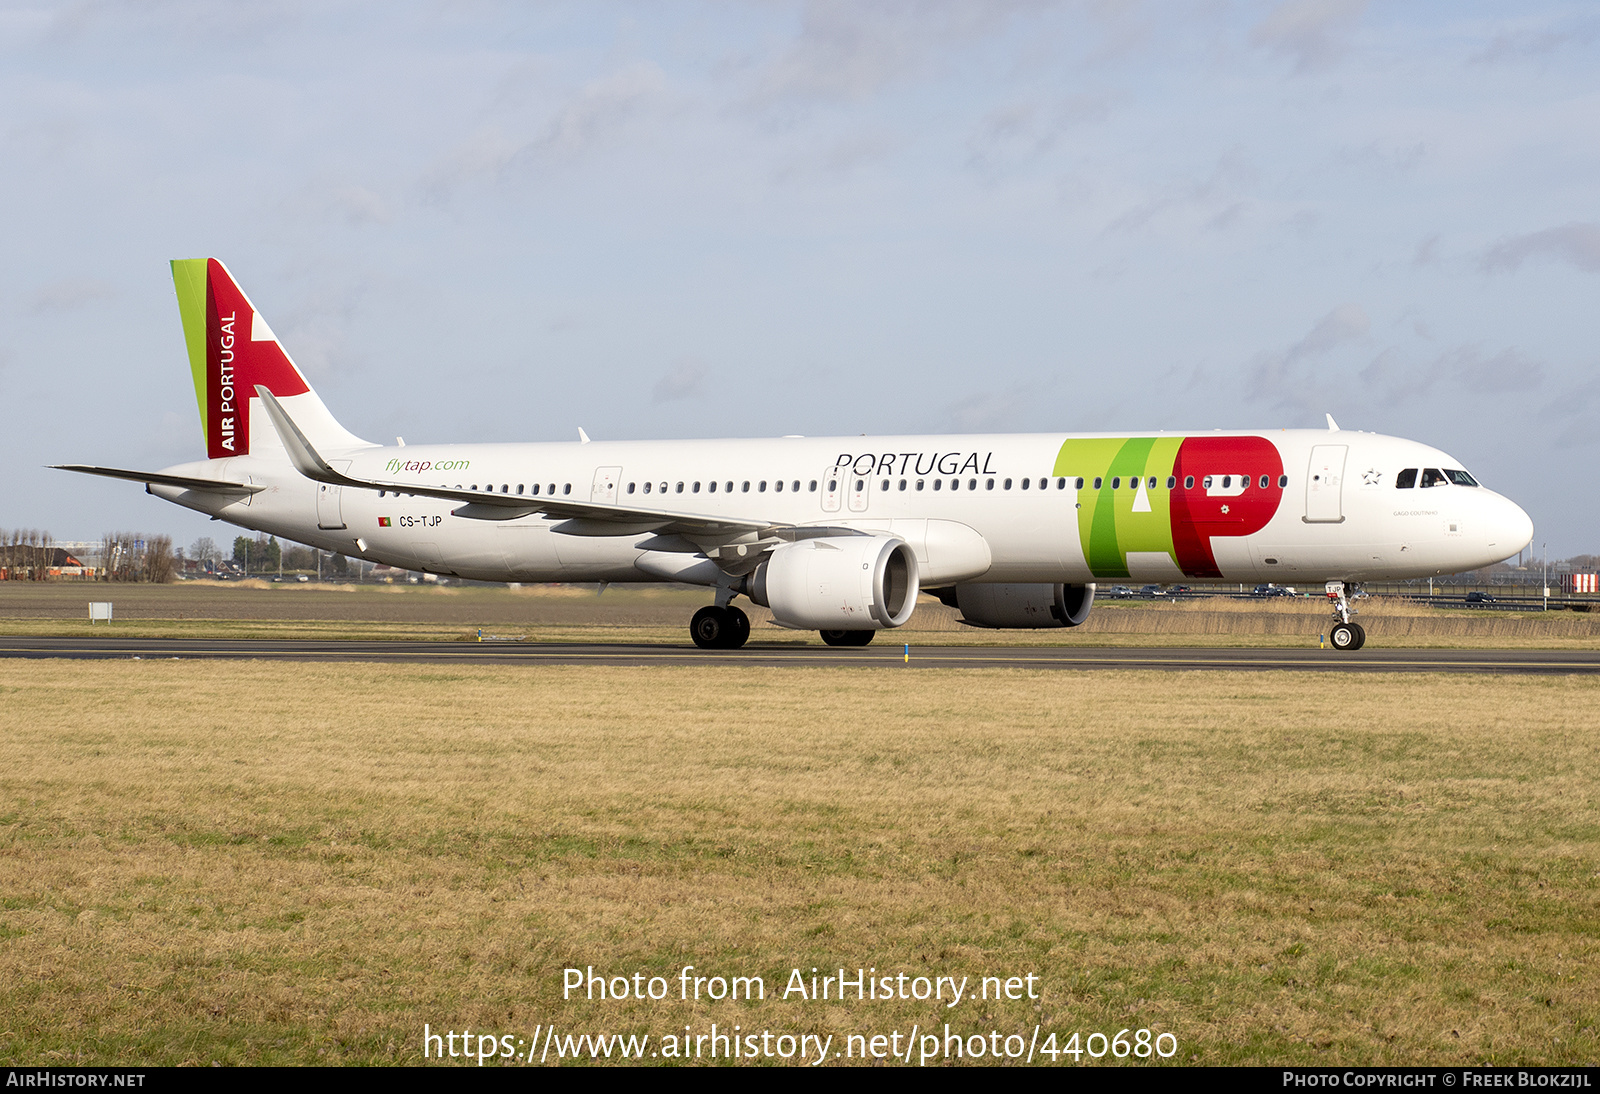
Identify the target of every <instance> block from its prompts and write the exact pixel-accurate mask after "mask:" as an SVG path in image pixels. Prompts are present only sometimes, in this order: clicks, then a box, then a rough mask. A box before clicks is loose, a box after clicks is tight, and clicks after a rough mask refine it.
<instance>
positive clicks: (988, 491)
mask: <svg viewBox="0 0 1600 1094" xmlns="http://www.w3.org/2000/svg"><path fill="white" fill-rule="evenodd" d="M172 274H173V282H174V284H175V286H176V288H177V293H178V304H179V310H180V312H181V314H182V317H183V332H184V339H185V341H186V343H187V346H188V352H189V366H190V369H191V371H192V372H193V375H194V384H195V395H196V399H197V402H198V404H199V410H200V423H201V431H202V434H203V436H204V438H205V454H206V458H205V459H203V460H197V461H195V462H193V463H187V464H181V465H179V466H176V467H169V468H165V469H163V470H161V471H138V470H128V469H124V468H115V467H91V466H86V465H82V464H66V465H58V466H62V467H64V468H66V469H68V470H72V471H81V472H86V473H88V474H95V475H105V476H109V477H111V478H118V479H127V480H131V481H134V482H142V483H144V484H145V488H146V490H147V491H148V492H149V493H151V494H154V495H156V496H157V497H161V498H165V499H166V500H169V501H172V502H176V503H177V504H179V505H183V506H186V507H188V508H190V509H196V510H199V511H201V512H204V513H209V514H211V515H212V516H215V517H217V518H219V519H222V520H227V521H231V522H233V523H235V524H238V525H240V526H242V527H245V528H252V529H256V530H259V531H263V532H269V533H271V534H273V535H276V536H279V537H282V538H286V539H292V540H298V541H300V542H302V543H307V544H311V545H313V546H316V547H320V548H322V549H323V550H327V551H338V552H341V553H344V554H346V555H354V556H356V557H359V558H363V559H367V560H370V561H373V562H382V563H387V564H389V565H392V566H398V567H403V568H406V569H411V570H423V571H427V572H431V573H436V574H453V575H459V576H461V577H467V578H474V579H478V580H485V581H586V582H587V581H604V582H619V581H641V582H642V581H667V582H678V583H682V584H689V585H699V586H702V587H704V588H706V589H707V590H708V592H709V594H710V596H711V601H712V602H711V603H710V604H707V605H706V606H705V607H703V608H701V609H700V610H699V611H698V612H696V613H695V615H694V618H693V620H692V621H691V622H690V634H691V636H692V637H693V639H694V641H695V643H696V644H697V645H700V646H702V647H707V648H723V649H729V648H736V647H738V646H741V645H743V644H744V643H745V640H746V639H747V638H748V636H749V633H750V621H749V618H748V617H747V616H746V615H745V613H744V612H743V611H741V610H740V609H739V608H738V607H737V606H736V605H735V603H734V602H735V601H736V600H738V598H739V597H745V598H747V599H749V600H751V601H753V602H755V603H757V604H760V605H762V606H764V607H767V608H769V609H770V610H771V612H772V621H773V623H774V624H776V625H777V626H779V627H787V628H794V629H806V630H816V631H820V632H821V634H822V637H823V639H824V640H825V641H827V642H828V643H829V644H831V645H836V646H858V645H865V644H866V643H868V642H869V641H871V639H872V636H873V635H874V634H875V633H876V632H877V631H879V630H883V629H886V628H893V627H899V626H901V625H903V624H904V623H905V622H906V621H907V620H909V619H910V618H911V615H912V612H913V611H914V610H915V607H916V604H917V598H918V596H919V594H920V593H922V592H927V593H931V594H933V595H934V596H937V597H938V598H939V599H940V600H942V601H944V602H945V603H946V604H949V605H952V606H953V607H956V608H958V609H959V610H960V612H961V616H962V621H963V622H965V623H967V624H969V625H972V626H977V627H1029V628H1032V627H1071V626H1077V625H1078V624H1080V623H1082V622H1083V621H1084V620H1085V619H1087V618H1088V616H1089V612H1090V609H1091V608H1092V607H1093V604H1094V594H1095V583H1096V581H1097V580H1128V581H1139V582H1164V581H1175V580H1191V581H1195V580H1198V581H1207V580H1210V581H1224V582H1230V583H1232V582H1256V581H1285V582H1293V583H1296V584H1302V585H1304V584H1310V583H1325V584H1326V588H1327V591H1328V595H1329V598H1330V600H1331V601H1332V606H1333V610H1334V615H1335V617H1336V618H1335V620H1334V625H1333V627H1332V628H1331V630H1330V632H1329V634H1330V637H1331V638H1332V644H1333V646H1334V647H1335V648H1336V649H1352V650H1353V649H1359V648H1360V646H1361V645H1362V643H1363V641H1364V640H1365V634H1364V632H1363V630H1362V629H1361V627H1360V625H1359V624H1358V623H1356V622H1354V621H1353V620H1352V618H1351V617H1352V615H1354V614H1355V610H1356V609H1355V608H1354V607H1353V606H1352V603H1351V601H1352V600H1353V599H1354V598H1356V597H1357V596H1359V593H1360V583H1361V582H1363V581H1367V580H1374V579H1379V578H1388V579H1393V578H1412V577H1426V576H1429V575H1432V574H1438V573H1454V572H1458V571H1461V570H1467V569H1472V568H1475V567H1478V566H1483V565H1486V564H1488V563H1491V562H1496V561H1498V560H1500V559H1503V558H1508V557H1510V556H1511V555H1514V554H1516V553H1517V552H1518V551H1520V550H1521V549H1522V548H1523V547H1525V546H1527V544H1528V543H1529V542H1530V541H1531V540H1532V538H1533V526H1532V522H1531V521H1529V519H1528V516H1527V514H1526V513H1524V512H1523V511H1522V510H1521V509H1520V508H1518V507H1517V506H1516V504H1515V503H1513V502H1512V501H1510V500H1509V499H1507V498H1505V497H1502V496H1501V495H1499V494H1497V493H1495V492H1494V491H1492V490H1490V489H1487V488H1485V487H1483V486H1480V485H1479V484H1478V481H1477V480H1476V479H1475V478H1474V477H1473V476H1472V475H1470V474H1469V473H1468V472H1467V471H1466V470H1465V469H1464V468H1463V467H1462V465H1461V463H1460V462H1459V461H1457V460H1455V459H1454V458H1452V457H1450V456H1448V455H1446V454H1445V453H1443V452H1440V451H1439V450H1438V449H1435V448H1431V447H1429V446H1427V445H1423V444H1419V443H1417V442H1415V441H1408V440H1402V439H1400V438H1397V437H1383V436H1377V435H1375V434H1371V433H1361V432H1351V431H1342V430H1340V429H1339V428H1338V426H1337V425H1335V424H1334V422H1333V419H1332V418H1331V417H1330V418H1329V419H1328V428H1327V429H1326V430H1322V429H1317V430H1309V429H1301V430H1288V429H1278V430H1243V431H1235V432H1230V433H1223V432H1220V431H1214V432H1196V433H1184V432H1172V431H1154V432H1147V433H1141V434H1124V435H1111V434H1076V435H1066V434H1061V433H1050V434H1040V433H1035V434H1007V435H993V436H962V437H936V436H911V437H876V438H865V437H850V438H806V437H782V438H771V439H746V440H717V441H625V442H624V441H612V442H606V441H596V442H593V443H591V442H590V440H589V438H588V437H587V436H586V435H584V434H583V433H582V431H581V430H579V431H578V432H579V436H580V440H578V441H575V442H572V443H557V444H458V445H425V446H424V445H413V446H411V447H409V448H407V447H405V446H404V442H397V444H396V445H394V446H386V445H377V444H373V443H370V442H368V441H364V440H362V439H361V438H359V437H357V436H355V435H354V434H352V433H350V432H349V431H348V430H346V429H345V428H344V427H343V426H341V425H340V424H339V423H338V421H337V420H335V419H334V417H333V415H332V414H330V413H329V412H328V409H327V407H326V406H324V405H323V403H322V400H321V399H319V398H318V397H317V394H316V392H315V391H313V390H312V389H311V386H310V385H309V384H307V383H306V381H305V378H304V376H303V375H302V374H301V372H300V370H299V369H298V368H296V367H295V364H294V362H293V361H292V360H291V359H290V357H289V355H288V354H287V353H286V352H285V351H284V349H283V347H282V346H281V345H280V344H279V342H278V339H277V337H276V336H275V335H274V334H273V332H272V328H271V327H269V326H268V325H267V322H266V320H265V319H264V318H263V317H262V315H261V313H260V312H258V311H257V310H256V308H255V306H254V305H253V304H252V303H251V302H250V300H249V299H248V298H247V297H246V296H245V294H244V293H243V292H242V291H241V290H240V289H239V287H238V285H237V284H235V282H234V280H233V278H232V277H231V276H230V275H229V273H228V271H227V269H226V268H225V267H224V266H223V265H222V263H221V262H218V261H217V260H216V259H204V258H200V259H184V260H180V261H176V262H174V263H173V264H172ZM958 452H959V453H964V454H978V453H981V454H982V458H981V459H978V458H977V456H976V455H973V458H971V459H964V460H961V461H956V460H954V459H946V460H940V459H937V458H929V459H924V458H923V457H924V456H926V455H927V454H929V453H958ZM958 462H959V466H958ZM925 464H926V466H927V468H928V470H926V471H924V469H923V468H924V465H925ZM946 467H949V468H950V470H946Z"/></svg>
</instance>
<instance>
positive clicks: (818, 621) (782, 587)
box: [747, 536, 920, 631]
mask: <svg viewBox="0 0 1600 1094" xmlns="http://www.w3.org/2000/svg"><path fill="white" fill-rule="evenodd" d="M919 588H920V584H919V581H918V576H917V556H916V555H915V554H914V553H913V552H912V550H911V548H910V546H909V545H907V543H906V541H905V540H903V539H900V538H898V537H897V536H826V537H822V538H818V539H802V540H798V541H796V542H794V543H784V544H780V545H779V546H777V547H774V548H773V549H772V553H771V554H770V555H768V556H767V560H766V561H765V562H763V563H762V564H761V565H760V567H758V568H757V570H756V572H755V573H753V574H751V575H750V581H749V583H748V585H747V591H748V595H749V597H750V599H751V600H754V601H755V602H756V603H757V604H760V605H761V606H762V607H765V608H771V609H772V618H773V620H774V621H775V622H777V623H778V624H779V625H780V626H784V627H793V628H795V629H797V630H819V631H832V630H845V631H867V630H873V631H876V630H882V629H883V628H885V627H898V626H900V625H902V624H903V623H905V621H906V620H908V619H910V618H911V613H912V611H913V610H914V609H915V608H916V606H917V592H918V590H919Z"/></svg>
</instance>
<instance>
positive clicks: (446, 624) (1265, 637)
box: [0, 581, 1600, 649]
mask: <svg viewBox="0 0 1600 1094" xmlns="http://www.w3.org/2000/svg"><path fill="white" fill-rule="evenodd" d="M106 598H109V599H111V600H112V601H113V602H114V603H115V604H116V617H117V618H116V622H115V623H114V624H112V626H110V627H107V626H106V625H104V624H98V625H96V626H90V624H89V623H88V622H87V619H86V616H87V605H88V602H89V600H91V599H106ZM708 600H709V595H708V594H707V593H706V592H705V591H704V590H699V589H684V588H672V587H664V586H612V587H611V588H610V589H608V590H607V591H606V593H605V594H604V595H603V596H597V595H596V594H595V591H594V589H593V588H592V587H591V588H578V587H574V586H528V587H525V588H520V589H507V588H494V587H486V586H466V587H460V586H451V587H445V588H438V587H430V586H421V587H416V586H403V585H398V586H370V585H369V586H352V585H297V584H285V585H270V584H266V583H263V582H259V581H249V582H230V583H226V584H217V583H203V582H186V583H182V584H178V585H166V586H148V585H146V586H139V585H124V586H115V587H111V586H105V585H83V584H67V583H57V584H29V583H24V582H0V632H4V633H7V634H12V635H60V636H82V635H89V634H99V635H105V634H107V633H113V634H116V635H121V636H123V637H141V638H142V637H156V638H229V639H240V638H246V639H248V638H266V639H270V638H285V639H296V638H298V639H339V638H348V639H359V640H364V641H372V640H393V641H411V640H433V641H453V640H468V639H471V638H473V637H476V634H477V631H478V630H479V629H483V630H484V631H485V632H486V633H490V634H501V635H508V636H524V637H526V639H527V640H529V641H540V642H667V643H673V644H684V643H685V642H687V640H688V634H687V629H688V621H689V617H690V616H691V615H692V614H693V613H694V611H695V609H696V608H698V607H700V606H701V605H702V604H705V603H707V602H708ZM740 603H741V606H742V607H743V608H744V609H745V611H747V612H748V613H749V614H750V617H751V622H752V624H753V628H754V629H753V635H752V641H754V642H757V643H761V642H767V643H774V642H776V643H785V644H794V643H809V644H820V640H819V638H818V637H817V635H816V633H815V632H810V631H786V630H783V629H781V628H778V627H774V626H771V625H770V623H769V621H770V619H771V613H770V612H768V611H766V610H765V609H763V608H757V607H754V606H753V605H750V604H748V603H745V602H743V601H741V602H740ZM1360 618H1361V621H1362V623H1363V624H1364V625H1365V626H1366V627H1367V630H1368V633H1369V636H1370V641H1371V643H1372V645H1374V646H1390V647H1425V646H1453V647H1470V648H1536V649H1574V648H1578V649H1593V648H1596V647H1600V615H1586V614H1578V613H1573V612H1482V611H1465V610H1460V609H1455V610H1449V609H1438V608H1429V607H1426V606H1423V605H1419V604H1415V603H1408V602H1405V601H1400V600H1395V599H1388V598H1376V597H1375V598H1373V599H1371V600H1368V601H1364V602H1363V603H1362V605H1361V617H1360ZM1330 622H1331V616H1330V613H1329V611H1328V608H1327V606H1326V604H1325V602H1324V601H1323V600H1321V599H1318V598H1312V599H1296V600H1287V599H1283V600H1272V601H1261V600H1232V599H1228V598H1226V597H1214V598H1209V599H1204V600H1191V601H1178V602H1174V603H1161V602H1145V601H1104V600H1102V601H1101V602H1100V603H1098V604H1097V605H1096V607H1095V610H1094V612H1093V613H1091V614H1090V617H1089V621H1088V622H1087V623H1086V624H1085V625H1084V626H1082V627H1077V628H1073V629H1071V630H1043V631H986V630H981V629H977V628H973V627H968V626H964V625H962V624H961V623H960V622H958V617H957V613H956V612H955V611H953V610H952V609H950V608H946V607H945V606H944V605H942V604H940V603H938V602H937V601H935V600H933V599H932V598H931V597H926V596H925V597H923V600H922V603H921V604H920V605H919V606H918V608H917V612H916V614H915V615H914V616H913V617H912V619H911V622H910V623H909V624H908V625H907V626H906V627H904V628H902V629H901V630H899V631H896V632H894V633H893V634H886V635H884V636H882V638H881V640H882V641H896V640H898V641H901V642H911V643H913V644H915V645H971V646H1014V645H1029V646H1082V645H1089V646H1152V645H1163V646H1217V645H1227V646H1261V647H1283V646H1306V645H1315V644H1316V643H1317V641H1318V637H1319V636H1320V635H1323V634H1325V633H1326V632H1327V630H1328V626H1329V624H1330Z"/></svg>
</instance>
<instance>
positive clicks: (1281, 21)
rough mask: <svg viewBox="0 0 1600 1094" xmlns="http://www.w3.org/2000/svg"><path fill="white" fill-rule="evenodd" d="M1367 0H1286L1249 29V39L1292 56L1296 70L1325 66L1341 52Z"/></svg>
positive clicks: (1266, 47) (1272, 50)
mask: <svg viewBox="0 0 1600 1094" xmlns="http://www.w3.org/2000/svg"><path fill="white" fill-rule="evenodd" d="M1366 7H1367V0H1287V2H1286V3H1282V4H1279V5H1278V6H1277V7H1276V8H1274V9H1272V12H1271V13H1270V14H1268V16H1267V17H1266V18H1265V19H1263V20H1261V22H1260V23H1257V24H1256V27H1255V29H1254V30H1252V31H1251V32H1250V43H1251V44H1252V45H1255V46H1260V47H1261V48H1263V49H1266V50H1269V51H1270V52H1273V53H1280V54H1283V55H1284V56H1287V57H1290V58H1293V60H1294V67H1295V71H1296V72H1311V71H1314V70H1316V69H1320V68H1325V67H1327V66H1328V65H1329V64H1331V63H1332V62H1333V61H1334V60H1336V59H1337V58H1338V56H1339V54H1341V53H1343V52H1344V49H1345V45H1346V38H1347V37H1348V34H1349V31H1350V30H1351V28H1353V27H1354V26H1355V25H1356V23H1357V22H1359V21H1360V19H1361V13H1362V12H1363V11H1365V10H1366Z"/></svg>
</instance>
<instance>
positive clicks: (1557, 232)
mask: <svg viewBox="0 0 1600 1094" xmlns="http://www.w3.org/2000/svg"><path fill="white" fill-rule="evenodd" d="M1530 258H1555V259H1559V260H1561V261H1563V262H1570V263H1572V264H1573V265H1574V266H1576V267H1578V269H1580V270H1586V271H1588V272H1589V273H1600V224H1596V223H1594V222H1592V221H1573V222H1572V223H1571V224H1563V225H1561V226H1560V227H1559V228H1546V229H1545V230H1544V231H1542V232H1530V233H1529V234H1528V235H1524V236H1513V237H1512V238H1510V239H1506V240H1502V241H1501V242H1499V243H1497V244H1495V245H1494V246H1493V247H1491V248H1489V251H1488V253H1487V254H1485V255H1484V256H1483V262H1482V266H1483V268H1484V269H1485V270H1486V271H1488V272H1490V273H1495V272H1498V271H1500V270H1515V269H1517V268H1518V267H1520V266H1521V265H1522V264H1523V263H1524V262H1526V261H1527V260H1528V259H1530Z"/></svg>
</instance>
